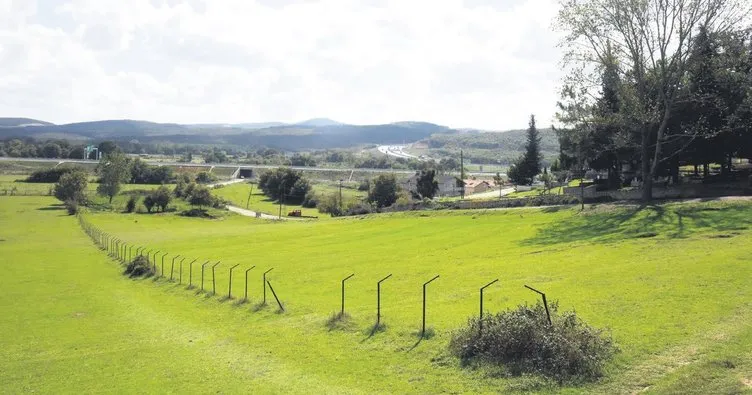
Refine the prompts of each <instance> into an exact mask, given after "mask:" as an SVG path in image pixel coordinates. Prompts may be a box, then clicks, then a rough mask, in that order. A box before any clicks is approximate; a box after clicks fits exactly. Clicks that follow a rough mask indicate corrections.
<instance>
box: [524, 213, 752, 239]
mask: <svg viewBox="0 0 752 395" xmlns="http://www.w3.org/2000/svg"><path fill="white" fill-rule="evenodd" d="M750 226H752V205H749V204H723V203H720V204H719V203H701V204H696V203H692V204H670V205H641V206H619V205H613V206H605V207H597V206H596V208H595V209H594V210H593V211H587V210H586V211H582V212H579V213H577V214H574V215H572V216H570V217H565V218H562V219H561V220H559V221H558V222H554V223H551V224H550V225H548V226H545V227H543V228H541V229H539V231H538V233H537V234H536V235H535V236H533V237H531V238H529V239H526V240H523V241H521V244H522V245H525V246H541V245H551V244H558V243H571V242H577V241H594V240H598V241H613V240H621V239H625V238H650V237H656V236H662V237H666V238H684V237H688V236H690V235H692V234H694V233H698V232H727V231H739V230H746V229H748V228H749V227H750Z"/></svg>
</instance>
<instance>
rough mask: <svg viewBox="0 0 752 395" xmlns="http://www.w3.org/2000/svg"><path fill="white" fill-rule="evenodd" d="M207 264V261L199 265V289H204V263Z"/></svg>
mask: <svg viewBox="0 0 752 395" xmlns="http://www.w3.org/2000/svg"><path fill="white" fill-rule="evenodd" d="M207 264H209V261H206V262H204V264H203V265H201V290H202V291H203V290H204V268H205V267H206V265H207Z"/></svg>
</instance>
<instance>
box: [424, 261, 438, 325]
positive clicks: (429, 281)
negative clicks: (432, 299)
mask: <svg viewBox="0 0 752 395" xmlns="http://www.w3.org/2000/svg"><path fill="white" fill-rule="evenodd" d="M437 278H439V276H438V275H436V276H435V277H434V278H432V279H430V280H428V281H426V282H425V283H423V325H422V326H421V330H420V337H423V336H425V334H426V285H428V284H430V283H432V282H433V280H436V279H437Z"/></svg>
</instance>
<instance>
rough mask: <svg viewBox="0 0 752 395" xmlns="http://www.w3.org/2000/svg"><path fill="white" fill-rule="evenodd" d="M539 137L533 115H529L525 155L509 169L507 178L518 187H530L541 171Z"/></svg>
mask: <svg viewBox="0 0 752 395" xmlns="http://www.w3.org/2000/svg"><path fill="white" fill-rule="evenodd" d="M540 163H541V154H540V135H539V133H538V129H537V128H536V127H535V115H530V124H529V127H528V129H527V143H526V144H525V154H524V155H523V156H521V157H520V158H518V159H517V160H516V161H515V163H514V164H513V165H512V166H511V167H510V168H509V178H510V179H511V180H512V182H514V183H515V184H518V185H530V184H532V183H533V179H534V178H535V176H537V175H538V174H539V173H540V171H541V164H540Z"/></svg>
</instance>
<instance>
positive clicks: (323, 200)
mask: <svg viewBox="0 0 752 395" xmlns="http://www.w3.org/2000/svg"><path fill="white" fill-rule="evenodd" d="M316 208H318V210H319V212H322V213H326V214H329V215H331V216H332V217H339V216H341V215H344V210H343V209H342V207H341V206H340V203H339V198H338V195H337V194H336V193H329V194H326V195H324V196H321V197H320V198H319V200H318V204H317V205H316Z"/></svg>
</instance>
